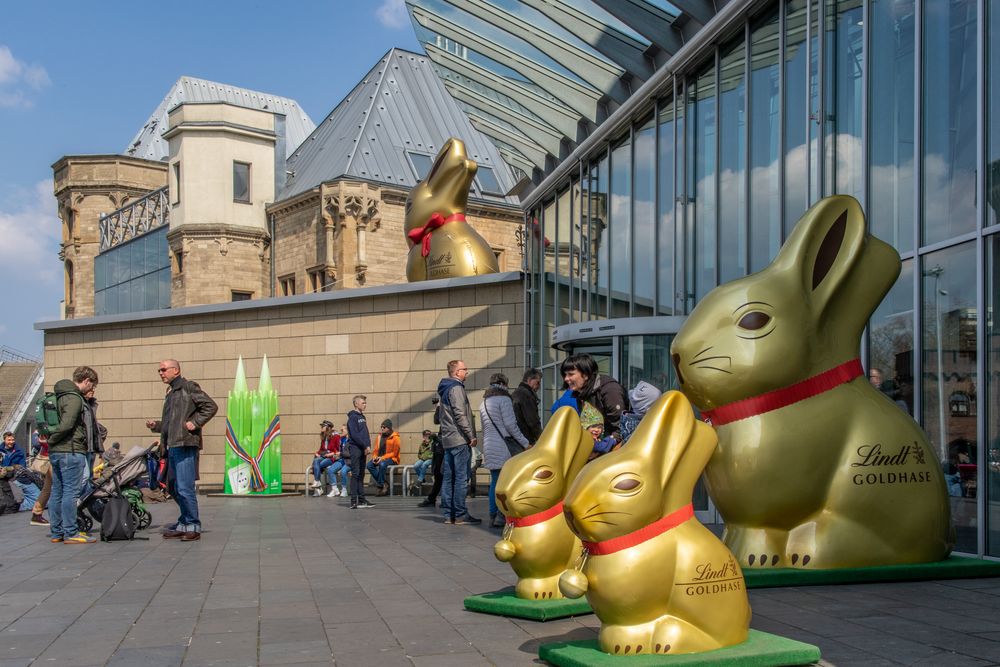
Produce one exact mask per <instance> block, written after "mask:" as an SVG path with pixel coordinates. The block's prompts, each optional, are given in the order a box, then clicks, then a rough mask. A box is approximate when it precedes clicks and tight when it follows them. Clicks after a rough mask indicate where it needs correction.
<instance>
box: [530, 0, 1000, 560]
mask: <svg viewBox="0 0 1000 667" xmlns="http://www.w3.org/2000/svg"><path fill="white" fill-rule="evenodd" d="M740 20H743V23H742V24H739V23H736V24H730V25H729V26H727V27H726V28H725V34H720V35H719V36H718V38H712V39H709V40H706V41H705V44H706V46H704V47H702V50H701V51H700V52H699V53H697V54H694V55H690V56H689V57H688V59H687V60H686V61H685V62H683V63H680V64H678V66H677V67H675V68H673V71H674V72H675V73H674V74H673V75H672V76H671V77H669V78H668V79H665V80H664V81H663V83H662V84H661V85H660V86H659V88H658V89H657V92H656V94H655V95H653V96H652V97H651V101H650V102H649V104H648V105H638V106H637V107H636V110H635V112H634V114H633V117H632V120H631V123H630V124H629V125H630V126H629V127H627V128H626V127H624V126H623V125H622V124H620V123H619V124H616V125H615V130H614V132H613V133H612V132H608V133H607V136H606V137H604V136H602V140H601V141H600V142H597V143H594V144H593V145H594V148H593V149H592V150H591V151H590V152H589V153H585V154H584V155H583V156H582V157H580V158H579V161H574V163H573V168H572V169H569V171H568V173H569V174H571V175H572V176H571V177H570V176H567V177H566V180H565V182H563V183H562V184H556V185H554V186H553V187H551V188H549V189H547V190H546V191H545V192H540V193H533V194H532V195H531V197H530V200H529V202H530V203H529V210H528V215H527V219H528V220H529V221H532V220H536V219H537V220H548V219H549V218H550V217H551V216H556V215H558V214H557V213H556V212H555V210H556V209H559V211H560V212H561V211H562V207H563V199H562V193H563V192H565V191H566V188H567V187H570V186H571V185H572V184H573V183H576V184H577V185H578V187H579V188H580V196H579V199H578V200H577V201H578V205H574V204H573V203H572V202H573V201H574V198H573V197H568V198H567V200H568V202H569V206H568V209H569V216H570V218H569V219H568V220H566V221H565V222H563V223H562V224H561V225H560V231H562V229H569V230H570V233H571V234H576V236H575V237H574V238H578V239H579V250H578V251H577V252H578V254H579V259H578V261H577V262H576V263H573V262H570V261H567V262H563V263H560V264H558V266H559V267H561V268H560V269H558V270H556V268H555V267H556V264H555V263H550V262H546V261H543V259H542V257H543V256H544V257H550V256H551V253H552V251H550V250H548V249H546V248H543V245H544V244H542V243H541V241H539V242H536V243H534V244H529V258H530V259H529V267H530V269H531V274H530V275H529V276H528V279H527V281H526V284H527V285H528V286H529V287H528V289H529V294H528V298H529V300H530V304H529V308H530V309H531V310H530V311H529V312H530V313H532V316H531V317H532V319H531V320H530V323H531V325H530V327H529V328H530V329H531V331H532V334H531V336H532V338H531V343H530V345H529V349H530V354H529V356H530V358H529V359H528V362H529V363H531V364H532V365H536V366H544V367H545V368H546V370H547V373H546V382H547V383H548V385H549V387H550V394H549V395H547V396H546V397H545V399H543V400H548V398H550V396H551V397H554V396H555V394H556V390H557V389H558V387H557V385H558V384H559V383H560V379H559V378H558V376H557V373H556V367H557V364H558V362H559V360H560V359H561V358H562V356H563V353H562V352H555V351H553V350H552V348H551V344H550V343H551V340H552V339H551V333H552V330H553V328H554V327H555V326H557V323H558V325H567V324H568V325H570V326H575V325H576V324H578V323H580V324H586V323H588V322H590V321H593V320H605V319H609V318H610V319H613V320H619V318H629V317H632V316H647V315H656V316H684V315H686V314H688V313H690V312H691V309H692V308H693V307H694V306H695V304H696V303H697V302H698V300H700V299H701V298H702V297H704V295H705V294H706V293H707V292H708V291H709V290H710V289H712V287H714V286H715V285H717V284H719V283H723V282H727V281H730V280H733V279H736V278H739V277H741V276H744V275H746V274H748V273H750V272H753V271H758V270H760V269H761V268H763V267H764V266H766V265H767V264H768V263H769V262H770V261H771V260H772V259H773V258H774V256H775V254H776V253H777V251H778V249H779V247H780V246H781V243H782V242H783V241H784V240H785V238H786V237H787V235H788V234H789V232H790V231H791V229H792V228H793V227H794V225H795V223H796V221H797V220H798V219H799V218H800V216H801V215H802V214H803V213H804V212H805V210H806V209H807V208H808V207H809V206H810V205H812V204H814V203H815V202H816V201H818V200H819V199H820V198H822V197H824V196H827V195H831V194H850V195H852V196H854V197H856V198H857V199H858V200H859V201H860V202H861V203H862V206H863V207H864V209H865V211H866V214H867V215H868V219H869V226H870V230H871V232H872V233H873V234H875V235H876V236H878V237H879V238H881V239H883V240H885V241H887V242H888V243H890V244H892V245H893V246H894V247H895V248H896V249H897V250H898V252H899V253H900V256H901V258H902V270H901V273H900V275H899V278H898V279H897V281H896V283H895V285H894V286H893V287H892V289H891V290H890V292H889V294H888V295H887V296H886V298H885V300H884V301H883V302H882V304H881V305H880V306H879V307H878V309H877V310H876V311H875V313H874V314H873V315H872V318H871V320H870V321H869V326H868V329H867V331H866V334H865V338H864V340H863V345H862V348H863V349H862V355H863V361H864V362H865V365H866V367H867V368H868V369H869V372H870V373H871V372H873V371H874V373H872V374H874V375H877V376H879V377H880V378H881V379H882V390H883V391H884V392H886V393H887V394H889V395H890V396H891V397H892V399H893V400H894V401H895V402H896V404H897V406H899V408H900V409H901V410H906V411H907V412H908V413H910V414H911V415H912V416H913V418H914V419H915V420H917V422H918V423H919V424H920V425H921V426H922V427H923V428H924V430H925V431H926V433H927V436H928V438H929V440H930V442H931V443H932V446H933V447H934V450H935V452H936V456H937V457H938V458H939V460H940V463H941V465H942V467H943V468H944V470H945V474H946V477H947V479H948V480H949V491H950V495H951V502H952V510H953V513H954V520H955V525H956V528H957V530H958V544H957V547H956V550H957V551H960V552H964V553H979V554H985V555H987V556H995V557H1000V407H997V406H998V405H1000V402H998V400H997V398H998V397H1000V343H998V342H997V341H1000V325H997V324H995V320H994V313H995V312H996V309H997V308H998V307H1000V213H998V211H1000V113H998V111H1000V47H997V46H996V45H997V44H1000V6H998V5H997V3H995V2H988V1H987V0H781V1H779V2H771V3H769V4H767V5H765V6H763V7H761V8H760V10H759V11H756V12H755V13H754V14H753V15H751V16H749V17H747V18H746V19H740ZM574 160H576V158H574ZM560 220H562V218H561V217H560ZM545 229H546V230H548V229H549V228H548V227H546V228H545ZM553 233H554V231H553V232H549V231H546V235H550V238H552V237H551V234H553ZM529 238H530V237H529ZM560 245H561V244H560ZM532 253H534V254H532ZM532 261H533V263H532ZM570 267H575V268H570ZM550 272H552V273H551V274H550ZM564 284H565V285H577V286H578V290H579V297H574V298H575V301H574V302H573V303H574V304H575V306H574V307H573V308H571V309H569V310H567V311H565V313H564V312H563V311H562V310H560V309H558V308H557V307H556V304H554V303H553V301H552V300H551V299H558V298H561V297H560V296H558V295H559V294H561V292H560V291H559V289H557V286H560V285H564ZM535 285H539V286H540V285H547V286H549V288H548V289H534V286H535ZM567 317H568V320H567V319H566V318H567ZM613 324H614V322H611V323H608V325H609V326H608V327H607V328H609V329H610V328H613V327H611V326H610V325H613ZM599 328H601V325H600V324H598V326H595V327H593V329H594V330H595V331H594V333H591V334H588V335H590V336H593V335H595V334H596V333H597V331H596V330H597V329H599ZM662 330H663V329H662V328H657V327H655V326H652V325H651V329H650V331H649V332H648V333H647V334H646V335H636V334H635V326H630V328H629V333H628V334H627V335H626V334H621V335H618V334H613V333H609V335H608V336H607V337H606V338H604V339H593V338H591V339H589V340H588V341H587V344H586V345H582V344H581V345H574V344H573V343H572V342H570V343H569V344H568V345H567V344H566V343H565V342H564V343H561V345H564V346H566V348H567V349H572V350H573V351H582V350H584V349H586V350H587V351H590V352H592V353H594V354H596V355H599V356H600V358H601V363H602V364H605V365H607V366H609V367H610V370H611V372H612V374H613V375H616V376H617V377H619V379H621V380H622V382H623V384H626V385H627V386H629V387H631V386H634V385H635V383H636V382H638V380H640V379H643V380H647V381H651V382H653V383H654V384H657V385H658V386H660V387H661V388H664V389H665V388H668V387H669V386H671V385H672V382H673V380H672V378H671V369H670V368H669V364H668V360H667V356H668V350H669V335H667V334H663V333H662ZM640 334H641V332H640ZM980 389H981V390H980Z"/></svg>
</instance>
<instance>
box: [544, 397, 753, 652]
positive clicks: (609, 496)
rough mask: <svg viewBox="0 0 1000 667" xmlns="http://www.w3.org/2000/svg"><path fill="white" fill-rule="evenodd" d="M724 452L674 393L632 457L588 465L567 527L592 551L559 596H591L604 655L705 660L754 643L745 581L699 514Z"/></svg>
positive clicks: (636, 441) (659, 406)
mask: <svg viewBox="0 0 1000 667" xmlns="http://www.w3.org/2000/svg"><path fill="white" fill-rule="evenodd" d="M716 442H717V440H716V437H715V433H714V432H713V431H712V428H711V427H710V426H708V425H706V424H703V423H701V422H697V421H696V420H695V418H694V410H693V409H692V408H691V404H690V403H689V402H688V400H687V399H686V398H685V397H684V395H683V394H681V393H680V392H677V391H669V392H667V393H665V394H664V395H663V396H661V397H660V398H659V399H658V400H657V401H656V403H654V404H653V406H652V407H651V408H650V410H649V412H648V413H647V414H646V416H645V417H644V418H643V420H642V422H640V423H639V426H638V427H637V428H636V430H635V433H634V434H633V435H632V437H631V438H630V439H629V441H628V444H627V445H626V446H625V447H622V448H621V449H619V450H616V451H612V452H611V453H609V454H606V455H604V456H602V457H600V458H598V459H595V460H594V461H593V462H591V463H589V464H587V466H586V467H585V468H584V469H583V471H582V472H581V473H580V474H579V475H578V476H577V478H576V481H575V482H573V485H572V486H571V487H570V490H569V494H568V495H567V496H566V502H565V514H566V520H567V522H568V523H569V525H570V528H572V529H573V532H574V533H576V534H577V535H578V536H579V537H580V539H581V540H583V547H584V551H583V555H582V556H581V561H582V565H581V567H580V568H578V569H575V570H569V571H567V572H566V574H564V575H563V576H562V579H561V581H560V588H561V589H562V591H563V593H564V594H565V595H566V596H567V597H580V595H582V594H584V593H586V595H587V601H588V602H589V603H590V606H591V607H593V609H594V613H596V614H597V617H598V618H599V619H601V630H600V634H599V636H598V641H599V644H600V647H601V650H603V651H605V652H607V653H612V654H615V655H637V654H644V653H653V654H665V653H666V654H671V655H673V654H679V653H698V652H702V651H710V650H713V649H717V648H723V647H726V646H732V645H734V644H739V643H740V642H743V641H744V640H745V639H746V638H747V634H748V631H749V627H750V604H749V602H748V600H747V591H746V585H745V583H744V581H743V572H742V571H741V570H740V567H739V565H738V564H737V563H736V559H735V558H734V557H733V554H732V553H731V552H730V551H729V549H727V548H726V547H725V545H723V544H722V542H720V541H719V539H718V538H717V537H716V536H715V535H713V534H712V532H711V531H709V530H708V529H707V528H705V527H704V526H703V525H701V523H699V522H698V520H697V519H696V518H695V517H694V510H693V508H692V505H691V497H692V495H693V493H694V486H695V483H697V481H698V478H699V477H700V476H701V472H702V470H703V469H704V468H705V464H706V463H707V462H708V459H709V458H710V457H711V456H712V452H713V451H714V450H715V445H716Z"/></svg>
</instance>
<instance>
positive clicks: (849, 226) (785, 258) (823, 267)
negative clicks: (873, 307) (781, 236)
mask: <svg viewBox="0 0 1000 667" xmlns="http://www.w3.org/2000/svg"><path fill="white" fill-rule="evenodd" d="M864 245H865V216H864V213H863V212H862V211H861V205H860V204H859V203H858V201H857V200H856V199H854V197H848V196H846V195H836V196H833V197H827V198H825V199H822V200H821V201H819V202H818V203H817V204H816V205H815V206H813V207H812V208H810V209H809V210H808V211H806V212H805V214H804V215H803V216H802V218H800V219H799V222H798V223H797V224H796V225H795V229H794V230H793V231H792V234H791V235H790V236H789V237H788V240H787V241H786V242H785V245H784V246H783V247H782V248H781V252H779V253H778V257H777V258H776V259H775V261H774V266H775V267H780V268H786V269H791V270H794V271H795V272H796V273H797V274H798V275H799V277H800V280H801V282H802V287H803V288H804V289H805V290H806V292H807V293H809V294H811V295H812V296H811V299H810V301H812V303H813V304H815V305H816V306H817V308H818V311H819V312H823V311H824V310H826V308H827V306H828V305H829V304H830V302H831V301H833V300H834V298H835V297H836V296H837V295H838V294H839V293H840V292H841V288H842V287H843V286H844V284H845V283H846V281H847V278H848V277H849V276H850V274H851V272H852V271H853V270H854V268H855V266H856V265H857V264H858V262H859V261H860V259H861V255H862V252H863V250H864Z"/></svg>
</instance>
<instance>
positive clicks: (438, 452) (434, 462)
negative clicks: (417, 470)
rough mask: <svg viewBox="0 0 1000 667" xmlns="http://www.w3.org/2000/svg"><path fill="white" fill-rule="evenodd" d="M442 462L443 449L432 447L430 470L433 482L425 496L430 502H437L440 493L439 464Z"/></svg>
mask: <svg viewBox="0 0 1000 667" xmlns="http://www.w3.org/2000/svg"><path fill="white" fill-rule="evenodd" d="M443 464H444V450H443V449H441V448H440V447H435V448H434V456H433V457H432V458H431V472H432V473H433V475H434V483H433V484H432V485H431V492H430V494H429V495H428V496H427V500H429V501H430V502H432V503H433V502H437V497H438V494H439V493H441V466H442V465H443Z"/></svg>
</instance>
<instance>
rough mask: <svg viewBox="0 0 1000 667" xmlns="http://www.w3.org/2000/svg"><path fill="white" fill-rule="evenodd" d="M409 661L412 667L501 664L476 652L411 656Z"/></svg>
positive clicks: (470, 666) (458, 666)
mask: <svg viewBox="0 0 1000 667" xmlns="http://www.w3.org/2000/svg"><path fill="white" fill-rule="evenodd" d="M411 660H412V662H413V665H414V667H476V666H477V665H484V666H486V667H488V666H489V665H495V664H503V663H496V662H491V661H490V660H488V659H487V658H485V657H483V655H482V654H481V653H479V652H478V651H476V652H467V653H452V654H450V655H423V656H411ZM510 664H514V663H510ZM521 664H524V663H523V662H522V663H521Z"/></svg>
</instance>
